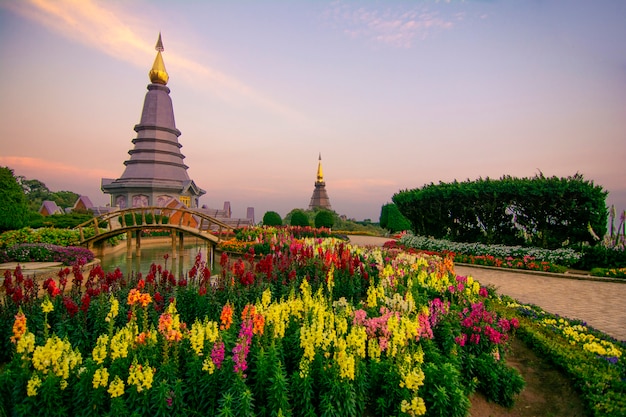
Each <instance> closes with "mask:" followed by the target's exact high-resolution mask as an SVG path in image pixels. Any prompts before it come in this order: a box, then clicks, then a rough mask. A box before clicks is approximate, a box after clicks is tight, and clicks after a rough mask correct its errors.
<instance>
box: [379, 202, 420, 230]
mask: <svg viewBox="0 0 626 417" xmlns="http://www.w3.org/2000/svg"><path fill="white" fill-rule="evenodd" d="M380 227H382V228H383V229H387V230H389V231H390V232H392V233H395V232H402V231H404V230H411V229H412V228H411V222H410V221H409V220H408V219H407V218H406V217H404V216H403V215H402V213H400V210H399V209H398V206H396V205H395V204H393V203H389V204H385V205H384V206H382V208H381V210H380Z"/></svg>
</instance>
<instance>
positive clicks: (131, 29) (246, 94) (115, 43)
mask: <svg viewBox="0 0 626 417" xmlns="http://www.w3.org/2000/svg"><path fill="white" fill-rule="evenodd" d="M123 6H124V3H111V2H104V1H96V0H58V1H56V0H22V1H14V2H1V3H0V7H4V8H6V9H8V10H11V11H12V12H14V13H15V14H18V15H20V16H23V17H25V18H27V19H29V20H32V21H35V22H37V23H39V24H40V25H42V26H44V27H46V28H48V29H49V30H51V31H53V32H56V33H58V34H60V35H62V36H64V37H66V38H68V39H70V40H72V41H74V42H78V43H81V44H83V45H86V46H87V47H90V48H94V49H96V50H99V51H100V52H102V53H104V54H107V55H109V56H112V57H114V58H116V59H119V60H121V61H126V62H129V63H131V64H133V65H135V66H137V67H140V68H146V67H147V66H148V65H150V64H151V63H152V60H154V56H155V52H154V45H155V43H156V35H157V34H156V33H149V31H151V30H153V29H150V28H148V27H146V24H145V22H143V21H141V20H138V19H137V18H135V17H133V16H132V15H131V14H130V13H129V12H127V11H125V10H124V9H123ZM164 44H165V47H166V51H167V37H165V36H164ZM164 60H165V64H166V67H167V68H169V71H168V72H170V73H172V72H176V73H177V77H180V79H181V80H185V82H187V83H190V84H192V85H194V86H195V87H200V88H208V89H210V90H211V91H212V92H214V93H215V94H217V95H218V96H219V97H220V98H221V99H223V100H229V101H230V100H233V93H234V94H235V95H236V96H237V97H243V98H244V99H247V100H249V101H252V102H255V103H256V104H257V105H260V106H262V107H264V108H267V109H269V110H270V111H273V112H275V113H279V114H283V115H286V116H289V117H292V118H296V119H302V116H301V115H299V114H298V113H296V112H295V111H294V110H293V109H290V108H288V107H286V106H283V105H282V104H280V103H277V102H275V101H273V100H272V99H271V98H269V97H267V96H265V95H263V94H262V93H259V92H258V91H255V90H254V89H253V88H251V87H250V86H248V85H246V84H245V83H244V82H242V81H240V80H238V79H236V78H234V77H232V76H230V75H228V74H225V73H223V72H221V71H219V70H217V69H215V68H212V67H210V66H208V65H206V64H204V63H202V62H198V61H194V60H192V59H189V58H186V57H183V56H180V55H178V54H176V52H174V51H167V52H166V54H164Z"/></svg>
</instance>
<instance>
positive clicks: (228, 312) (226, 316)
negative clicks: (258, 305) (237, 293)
mask: <svg viewBox="0 0 626 417" xmlns="http://www.w3.org/2000/svg"><path fill="white" fill-rule="evenodd" d="M220 320H221V321H222V324H221V325H220V329H221V330H228V329H229V328H230V325H231V324H233V307H232V306H231V305H230V303H226V305H225V306H224V307H223V308H222V314H220Z"/></svg>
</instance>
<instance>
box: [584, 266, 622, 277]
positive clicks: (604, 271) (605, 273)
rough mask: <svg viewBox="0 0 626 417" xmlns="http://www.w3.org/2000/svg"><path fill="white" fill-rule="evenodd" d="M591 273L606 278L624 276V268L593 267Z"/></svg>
mask: <svg viewBox="0 0 626 417" xmlns="http://www.w3.org/2000/svg"><path fill="white" fill-rule="evenodd" d="M591 275H594V276H597V277H608V278H626V268H593V269H592V270H591Z"/></svg>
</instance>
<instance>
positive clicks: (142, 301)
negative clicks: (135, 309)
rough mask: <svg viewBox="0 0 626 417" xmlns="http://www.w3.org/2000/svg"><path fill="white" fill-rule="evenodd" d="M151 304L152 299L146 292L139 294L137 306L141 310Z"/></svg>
mask: <svg viewBox="0 0 626 417" xmlns="http://www.w3.org/2000/svg"><path fill="white" fill-rule="evenodd" d="M151 302H152V297H151V296H150V294H148V293H147V292H146V293H143V294H141V296H140V297H139V304H141V306H142V307H143V308H146V307H147V306H148V304H150V303H151Z"/></svg>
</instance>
